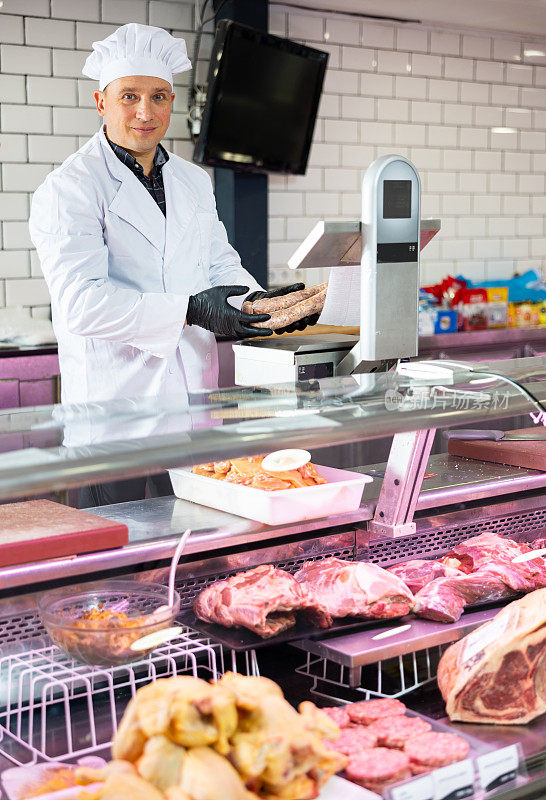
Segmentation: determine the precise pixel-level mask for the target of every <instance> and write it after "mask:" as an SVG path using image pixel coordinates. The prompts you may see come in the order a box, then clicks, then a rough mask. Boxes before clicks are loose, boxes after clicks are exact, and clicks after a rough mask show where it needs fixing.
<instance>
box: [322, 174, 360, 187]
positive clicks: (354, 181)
mask: <svg viewBox="0 0 546 800" xmlns="http://www.w3.org/2000/svg"><path fill="white" fill-rule="evenodd" d="M359 188H360V176H359V174H358V171H357V170H355V169H325V170H324V189H325V190H326V191H327V192H357V191H358V190H359Z"/></svg>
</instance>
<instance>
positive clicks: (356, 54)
mask: <svg viewBox="0 0 546 800" xmlns="http://www.w3.org/2000/svg"><path fill="white" fill-rule="evenodd" d="M341 65H342V67H343V69H344V70H346V69H354V70H357V71H364V72H373V71H374V70H375V69H376V67H377V59H376V56H375V50H370V48H368V47H342V48H341Z"/></svg>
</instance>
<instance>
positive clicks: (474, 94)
mask: <svg viewBox="0 0 546 800" xmlns="http://www.w3.org/2000/svg"><path fill="white" fill-rule="evenodd" d="M493 88H495V87H493ZM461 102H463V103H489V84H488V83H468V82H467V81H462V82H461Z"/></svg>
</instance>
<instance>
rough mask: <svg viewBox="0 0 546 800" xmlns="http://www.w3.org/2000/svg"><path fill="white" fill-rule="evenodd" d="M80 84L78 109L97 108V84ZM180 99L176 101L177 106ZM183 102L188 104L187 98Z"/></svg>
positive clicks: (79, 81)
mask: <svg viewBox="0 0 546 800" xmlns="http://www.w3.org/2000/svg"><path fill="white" fill-rule="evenodd" d="M77 84H78V107H79V108H96V107H97V104H96V103H95V98H94V96H93V95H94V93H95V91H96V90H97V82H96V81H91V80H87V79H86V78H79V79H78V81H77ZM177 100H178V97H177V98H176V99H175V105H176V102H177ZM182 102H183V103H185V102H186V97H183V98H182Z"/></svg>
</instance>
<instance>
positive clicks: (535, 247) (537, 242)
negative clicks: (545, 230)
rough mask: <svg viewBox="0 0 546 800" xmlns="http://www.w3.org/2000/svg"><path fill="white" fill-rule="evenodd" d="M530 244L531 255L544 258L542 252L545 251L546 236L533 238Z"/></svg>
mask: <svg viewBox="0 0 546 800" xmlns="http://www.w3.org/2000/svg"><path fill="white" fill-rule="evenodd" d="M530 244H531V255H533V256H539V257H540V258H544V253H546V237H544V238H538V239H533V240H532V241H531V243H530ZM527 255H528V254H527Z"/></svg>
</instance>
